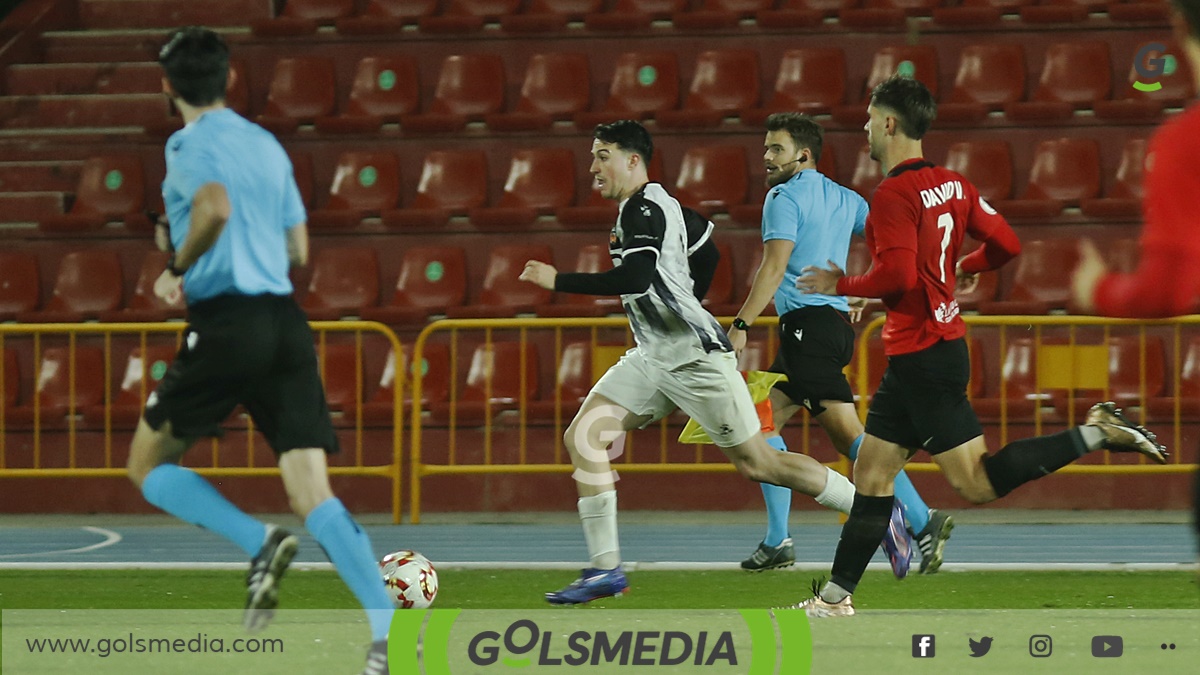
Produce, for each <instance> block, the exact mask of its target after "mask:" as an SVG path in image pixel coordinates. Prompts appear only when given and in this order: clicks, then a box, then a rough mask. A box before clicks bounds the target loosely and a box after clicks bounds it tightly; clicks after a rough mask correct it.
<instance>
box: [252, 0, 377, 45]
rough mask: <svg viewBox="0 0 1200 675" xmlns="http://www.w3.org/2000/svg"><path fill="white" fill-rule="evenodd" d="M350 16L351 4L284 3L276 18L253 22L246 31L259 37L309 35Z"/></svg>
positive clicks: (349, 0) (329, 0)
mask: <svg viewBox="0 0 1200 675" xmlns="http://www.w3.org/2000/svg"><path fill="white" fill-rule="evenodd" d="M352 14H354V0H287V4H285V5H284V6H283V11H282V12H281V13H280V14H279V16H278V17H276V18H274V19H259V20H257V21H254V22H252V23H251V24H250V31H251V32H252V33H254V34H255V35H258V36H261V37H295V36H300V35H311V34H313V33H315V32H317V27H318V26H322V25H325V26H329V25H332V24H333V23H334V22H335V21H337V20H338V19H343V18H346V17H348V16H350V15H352Z"/></svg>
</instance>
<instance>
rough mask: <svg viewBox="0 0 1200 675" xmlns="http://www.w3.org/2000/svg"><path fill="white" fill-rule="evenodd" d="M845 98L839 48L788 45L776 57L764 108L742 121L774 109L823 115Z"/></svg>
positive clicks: (758, 121) (843, 65)
mask: <svg viewBox="0 0 1200 675" xmlns="http://www.w3.org/2000/svg"><path fill="white" fill-rule="evenodd" d="M845 99H846V54H845V52H843V51H842V50H841V48H839V47H806V48H804V49H789V50H788V51H786V52H784V53H783V58H782V59H781V60H780V61H779V75H778V76H777V77H776V78H775V92H774V93H773V94H772V95H771V99H770V101H768V102H767V104H766V106H765V107H764V108H763V109H761V110H758V111H750V112H748V113H747V114H744V115H742V122H744V123H746V124H761V123H762V121H763V120H765V119H766V117H767V115H768V114H770V113H775V112H789V111H797V112H804V113H809V114H810V115H825V114H828V113H829V111H830V110H832V109H834V108H835V107H837V106H839V105H841V104H842V103H843V102H844V101H845ZM829 154H830V155H831V156H832V153H829Z"/></svg>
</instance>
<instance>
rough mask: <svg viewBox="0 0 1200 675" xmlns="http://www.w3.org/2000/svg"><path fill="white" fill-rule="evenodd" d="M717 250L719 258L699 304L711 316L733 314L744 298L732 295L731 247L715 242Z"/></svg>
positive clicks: (740, 306) (739, 307)
mask: <svg viewBox="0 0 1200 675" xmlns="http://www.w3.org/2000/svg"><path fill="white" fill-rule="evenodd" d="M717 250H718V251H720V253H721V258H720V260H718V261H717V269H716V270H715V271H714V272H713V278H712V283H711V284H709V286H708V293H706V294H705V295H704V300H703V301H701V304H702V305H704V307H705V309H707V310H708V311H709V312H710V313H711V314H712V315H713V316H733V315H734V314H737V311H738V310H739V309H741V308H742V300H744V298H735V297H734V296H733V279H734V273H733V247H731V246H730V245H729V244H717Z"/></svg>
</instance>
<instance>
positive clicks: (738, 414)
mask: <svg viewBox="0 0 1200 675" xmlns="http://www.w3.org/2000/svg"><path fill="white" fill-rule="evenodd" d="M592 391H593V392H595V393H597V394H599V395H601V396H603V397H605V398H607V399H609V400H610V401H612V402H613V403H616V404H617V405H619V406H621V407H622V408H625V409H626V410H629V411H630V412H632V413H634V414H637V415H647V416H649V417H650V418H651V419H652V420H658V419H661V418H663V417H666V416H667V415H670V414H671V413H672V412H674V411H675V409H676V408H678V409H680V410H682V411H683V412H684V413H685V414H686V415H687V416H688V417H691V418H692V419H694V420H696V422H697V423H698V424H699V425H700V426H701V427H702V428H703V429H704V431H705V432H707V433H708V435H709V437H711V438H712V439H713V441H714V442H715V443H716V444H717V445H718V446H720V447H723V448H729V447H733V446H735V445H740V444H742V443H745V442H746V441H748V440H750V439H751V438H752V437H753V436H754V434H757V433H758V432H759V430H760V428H761V423H760V422H759V419H758V413H757V412H756V411H755V409H754V401H753V400H751V398H750V390H749V389H748V388H747V387H746V381H745V380H744V379H743V378H742V374H741V373H739V372H738V369H737V357H736V356H734V354H733V353H732V352H710V353H707V354H705V353H698V355H697V357H696V358H695V359H694V360H692V361H688V362H686V363H683V364H680V365H678V366H675V367H674V368H672V369H670V370H666V369H664V368H662V367H660V366H658V365H657V364H656V363H655V362H654V361H653V360H651V359H649V358H647V357H646V355H645V354H644V353H643V352H642V351H641V350H640V349H639V348H637V347H634V348H633V349H630V350H629V351H627V352H625V355H624V356H622V357H621V360H620V361H618V362H617V363H616V365H614V366H613V367H612V368H609V369H608V372H606V373H604V375H603V376H602V377H601V378H600V381H598V382H596V385H595V386H594V387H592Z"/></svg>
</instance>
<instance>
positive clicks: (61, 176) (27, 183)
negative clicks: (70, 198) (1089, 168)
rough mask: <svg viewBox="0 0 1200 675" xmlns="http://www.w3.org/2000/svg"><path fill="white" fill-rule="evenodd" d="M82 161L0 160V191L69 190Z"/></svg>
mask: <svg viewBox="0 0 1200 675" xmlns="http://www.w3.org/2000/svg"><path fill="white" fill-rule="evenodd" d="M82 166H83V162H80V161H74V160H67V161H42V162H38V161H34V162H0V192H47V191H58V192H70V191H72V190H74V189H75V183H76V182H77V181H78V180H79V170H80V169H81V168H82Z"/></svg>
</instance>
